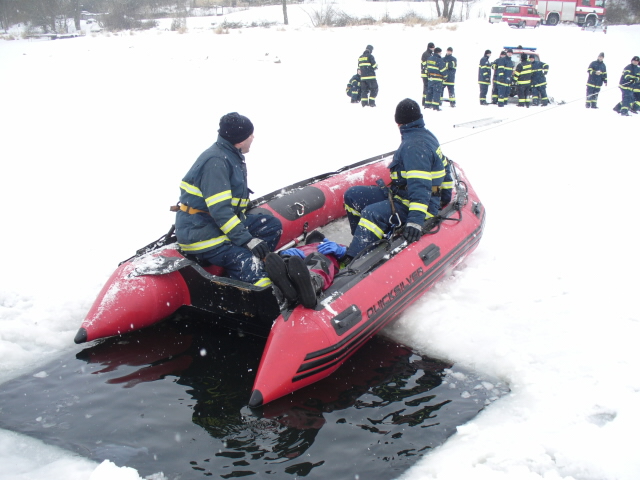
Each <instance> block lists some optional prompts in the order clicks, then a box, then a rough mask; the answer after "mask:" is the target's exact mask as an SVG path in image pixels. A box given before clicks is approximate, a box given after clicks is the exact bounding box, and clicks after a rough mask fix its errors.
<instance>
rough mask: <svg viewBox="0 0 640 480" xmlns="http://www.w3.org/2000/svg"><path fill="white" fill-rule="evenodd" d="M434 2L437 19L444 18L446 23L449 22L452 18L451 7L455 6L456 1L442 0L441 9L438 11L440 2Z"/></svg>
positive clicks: (437, 0)
mask: <svg viewBox="0 0 640 480" xmlns="http://www.w3.org/2000/svg"><path fill="white" fill-rule="evenodd" d="M434 1H435V2H436V12H437V13H438V17H440V18H445V19H446V20H447V22H450V21H451V18H452V17H453V7H454V6H455V4H456V0H442V9H440V0H434Z"/></svg>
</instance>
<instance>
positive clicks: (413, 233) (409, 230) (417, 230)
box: [402, 223, 422, 243]
mask: <svg viewBox="0 0 640 480" xmlns="http://www.w3.org/2000/svg"><path fill="white" fill-rule="evenodd" d="M402 236H403V237H404V238H405V240H406V241H407V243H413V242H417V241H418V240H420V237H422V227H420V225H418V224H416V223H407V224H406V225H405V227H404V230H403V231H402Z"/></svg>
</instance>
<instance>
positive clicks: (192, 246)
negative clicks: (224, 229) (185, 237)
mask: <svg viewBox="0 0 640 480" xmlns="http://www.w3.org/2000/svg"><path fill="white" fill-rule="evenodd" d="M228 241H229V237H227V236H226V235H221V236H219V237H215V238H210V239H209V240H202V241H201V242H196V243H189V244H185V243H180V244H178V245H180V248H181V249H182V250H184V251H185V252H198V251H200V250H205V249H207V248H211V247H215V246H218V245H220V244H221V243H223V242H228Z"/></svg>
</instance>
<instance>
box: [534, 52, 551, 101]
mask: <svg viewBox="0 0 640 480" xmlns="http://www.w3.org/2000/svg"><path fill="white" fill-rule="evenodd" d="M529 58H530V60H531V97H532V98H531V104H532V105H534V106H538V105H540V106H541V107H546V106H547V105H549V97H547V73H549V64H547V63H545V62H543V61H541V60H536V57H535V56H534V55H529Z"/></svg>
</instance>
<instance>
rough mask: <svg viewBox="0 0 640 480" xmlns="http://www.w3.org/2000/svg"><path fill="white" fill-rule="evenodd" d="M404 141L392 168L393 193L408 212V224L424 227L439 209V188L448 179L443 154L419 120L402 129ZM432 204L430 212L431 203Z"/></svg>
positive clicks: (391, 165) (436, 141)
mask: <svg viewBox="0 0 640 480" xmlns="http://www.w3.org/2000/svg"><path fill="white" fill-rule="evenodd" d="M400 134H401V135H402V142H401V143H400V146H399V147H398V150H396V152H395V153H394V155H393V161H392V162H391V164H390V165H389V170H390V171H391V187H390V188H391V191H392V192H393V193H394V195H395V199H396V200H397V201H399V202H401V203H402V204H404V205H406V206H407V207H408V209H409V214H408V217H407V223H416V224H418V225H422V224H423V223H424V221H425V218H429V217H432V216H433V215H434V214H437V213H438V211H439V210H440V196H439V189H437V190H438V194H437V195H432V193H433V192H434V189H433V187H440V186H441V185H442V182H443V181H444V177H445V166H444V158H445V157H444V155H443V154H442V152H441V150H440V144H439V143H438V140H437V139H436V137H435V136H434V135H433V133H431V132H430V131H429V130H427V129H426V128H425V126H424V119H423V118H419V119H418V120H415V121H413V122H411V123H407V124H406V125H401V126H400ZM430 203H431V212H433V214H432V213H430V212H429V204H430Z"/></svg>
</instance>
